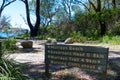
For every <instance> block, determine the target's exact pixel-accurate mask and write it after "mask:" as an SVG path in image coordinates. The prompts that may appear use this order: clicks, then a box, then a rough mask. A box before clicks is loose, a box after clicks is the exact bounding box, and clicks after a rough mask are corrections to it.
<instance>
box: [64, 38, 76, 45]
mask: <svg viewBox="0 0 120 80" xmlns="http://www.w3.org/2000/svg"><path fill="white" fill-rule="evenodd" d="M73 42H74V41H73V39H72V38H67V39H66V40H65V41H64V43H65V44H73Z"/></svg>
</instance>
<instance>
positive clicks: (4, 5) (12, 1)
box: [3, 0, 16, 8]
mask: <svg viewBox="0 0 120 80" xmlns="http://www.w3.org/2000/svg"><path fill="white" fill-rule="evenodd" d="M15 1H16V0H13V1H10V2H8V3H7V4H5V5H4V6H3V8H5V7H6V6H8V5H9V4H11V3H13V2H15Z"/></svg>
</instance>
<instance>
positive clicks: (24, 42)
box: [21, 40, 33, 48]
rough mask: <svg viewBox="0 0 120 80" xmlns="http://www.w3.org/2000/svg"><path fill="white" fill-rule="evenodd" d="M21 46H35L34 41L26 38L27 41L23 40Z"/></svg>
mask: <svg viewBox="0 0 120 80" xmlns="http://www.w3.org/2000/svg"><path fill="white" fill-rule="evenodd" d="M21 46H22V47H23V48H32V47H33V42H32V41H27V40H26V41H23V42H21Z"/></svg>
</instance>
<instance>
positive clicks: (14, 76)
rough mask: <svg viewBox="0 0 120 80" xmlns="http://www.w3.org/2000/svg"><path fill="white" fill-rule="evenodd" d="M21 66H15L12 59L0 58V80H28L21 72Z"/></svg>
mask: <svg viewBox="0 0 120 80" xmlns="http://www.w3.org/2000/svg"><path fill="white" fill-rule="evenodd" d="M21 71H22V70H21V67H20V66H17V65H16V63H15V62H14V61H9V60H6V59H3V58H1V59H0V80H28V79H30V77H28V76H27V75H25V74H22V72H21Z"/></svg>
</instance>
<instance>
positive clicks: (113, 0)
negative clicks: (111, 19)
mask: <svg viewBox="0 0 120 80" xmlns="http://www.w3.org/2000/svg"><path fill="white" fill-rule="evenodd" d="M112 4H113V8H116V1H115V0H112Z"/></svg>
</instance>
